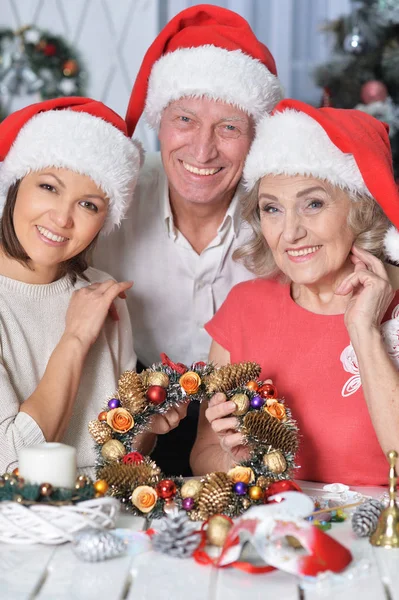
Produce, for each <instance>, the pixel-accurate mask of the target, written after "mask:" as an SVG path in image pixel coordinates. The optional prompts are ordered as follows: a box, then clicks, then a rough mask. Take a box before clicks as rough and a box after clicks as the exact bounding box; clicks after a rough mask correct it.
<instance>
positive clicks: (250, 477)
mask: <svg viewBox="0 0 399 600" xmlns="http://www.w3.org/2000/svg"><path fill="white" fill-rule="evenodd" d="M227 477H228V478H229V479H230V481H232V482H233V483H237V482H238V481H242V482H243V483H252V482H253V481H254V479H255V473H254V472H253V470H252V469H251V468H250V467H242V466H241V465H237V466H236V467H233V468H232V469H230V471H228V472H227Z"/></svg>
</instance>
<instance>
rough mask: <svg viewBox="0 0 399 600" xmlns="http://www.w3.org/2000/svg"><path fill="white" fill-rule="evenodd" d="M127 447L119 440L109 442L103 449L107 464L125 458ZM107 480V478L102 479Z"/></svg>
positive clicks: (102, 453) (102, 452)
mask: <svg viewBox="0 0 399 600" xmlns="http://www.w3.org/2000/svg"><path fill="white" fill-rule="evenodd" d="M125 454H126V450H125V446H124V445H123V444H122V442H120V441H119V440H108V442H105V444H104V445H103V447H102V448H101V456H102V457H103V459H104V460H105V461H106V462H115V461H117V460H120V459H121V458H122V457H123V456H125ZM100 479H105V477H100Z"/></svg>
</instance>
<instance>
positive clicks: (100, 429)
mask: <svg viewBox="0 0 399 600" xmlns="http://www.w3.org/2000/svg"><path fill="white" fill-rule="evenodd" d="M88 429H89V432H90V434H91V436H92V438H93V439H94V441H95V442H97V444H101V445H102V444H105V442H108V440H110V439H112V429H111V427H110V426H109V425H107V423H104V422H101V421H97V419H95V420H94V421H90V422H89V425H88Z"/></svg>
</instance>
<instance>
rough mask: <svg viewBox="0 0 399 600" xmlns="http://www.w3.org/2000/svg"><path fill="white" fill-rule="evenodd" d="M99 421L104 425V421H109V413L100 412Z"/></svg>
mask: <svg viewBox="0 0 399 600" xmlns="http://www.w3.org/2000/svg"><path fill="white" fill-rule="evenodd" d="M98 420H99V421H100V422H101V423H104V421H105V422H106V421H107V411H106V410H103V411H102V412H100V414H99V415H98Z"/></svg>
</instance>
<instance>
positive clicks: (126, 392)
mask: <svg viewBox="0 0 399 600" xmlns="http://www.w3.org/2000/svg"><path fill="white" fill-rule="evenodd" d="M145 393H146V386H145V385H144V383H143V379H142V377H141V376H140V375H139V374H138V373H136V372H135V371H125V372H124V373H123V374H122V375H121V376H120V378H119V381H118V394H117V395H118V397H119V400H120V401H121V405H122V408H126V410H128V411H129V412H130V413H131V414H132V415H136V414H138V413H139V412H141V411H142V410H143V408H144V407H145V405H146V403H147V400H146V397H145Z"/></svg>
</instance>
